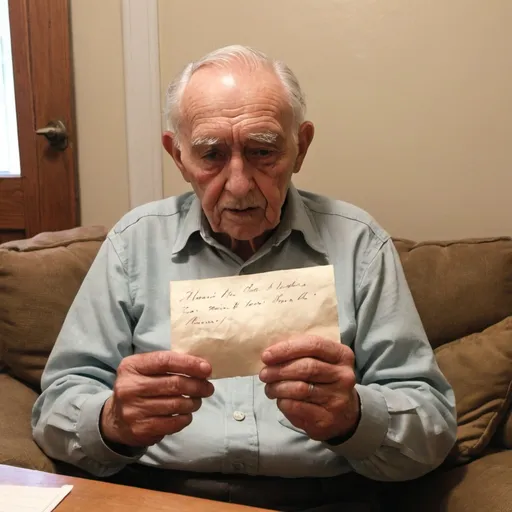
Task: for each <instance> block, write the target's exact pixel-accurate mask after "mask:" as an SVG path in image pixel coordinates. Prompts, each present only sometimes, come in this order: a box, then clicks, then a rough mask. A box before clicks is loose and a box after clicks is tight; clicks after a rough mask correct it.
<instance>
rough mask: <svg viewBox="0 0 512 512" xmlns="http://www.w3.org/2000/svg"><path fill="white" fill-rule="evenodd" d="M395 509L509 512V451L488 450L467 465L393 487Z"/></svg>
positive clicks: (511, 469)
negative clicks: (494, 451) (491, 451)
mask: <svg viewBox="0 0 512 512" xmlns="http://www.w3.org/2000/svg"><path fill="white" fill-rule="evenodd" d="M394 498H395V499H394V500H393V502H394V503H395V504H396V503H397V501H396V500H397V499H398V500H399V503H398V504H397V508H396V509H395V510H400V511H404V512H405V511H407V512H409V511H411V510H413V511H414V512H432V511H436V512H437V511H441V510H442V511H443V512H510V511H511V510H512V451H510V450H508V451H502V452H498V453H490V454H487V455H485V456H484V457H482V458H481V459H478V460H475V461H473V462H471V463H470V464H467V465H464V466H459V467H457V468H453V469H450V470H449V471H446V470H443V469H441V470H439V471H434V472H433V473H431V474H429V475H427V476H425V477H422V478H419V479H416V480H414V481H411V482H407V483H405V484H399V485H398V486H396V488H395V489H394Z"/></svg>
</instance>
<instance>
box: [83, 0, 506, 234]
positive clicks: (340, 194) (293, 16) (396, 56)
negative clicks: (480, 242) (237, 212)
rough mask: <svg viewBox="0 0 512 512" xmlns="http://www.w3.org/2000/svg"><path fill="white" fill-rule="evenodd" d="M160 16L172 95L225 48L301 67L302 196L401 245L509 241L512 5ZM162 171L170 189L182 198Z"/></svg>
mask: <svg viewBox="0 0 512 512" xmlns="http://www.w3.org/2000/svg"><path fill="white" fill-rule="evenodd" d="M75 1H76V0H75ZM88 1H89V0H88ZM159 9H160V14H159V19H160V50H161V72H162V93H163V92H164V89H165V85H166V83H167V81H168V80H169V79H170V78H171V77H172V75H173V74H174V73H176V72H177V71H178V70H179V69H180V68H181V67H182V66H183V65H184V64H185V63H186V62H187V61H188V60H191V59H194V58H197V57H199V56H201V55H202V54H203V53H205V52H207V51H209V50H211V49H214V48H216V47H218V46H221V45H226V44H233V43H242V44H249V45H254V46H255V47H257V48H259V49H261V50H263V51H266V52H269V53H271V54H273V55H274V56H277V57H280V58H282V59H284V60H286V61H287V62H288V63H289V64H290V65H291V66H292V68H293V69H294V70H295V71H296V73H297V74H298V76H299V78H300V80H301V83H302V85H303V88H304V89H305V91H306V94H307V97H308V102H309V118H310V119H311V120H312V121H313V122H314V123H315V124H316V128H317V133H316V138H315V141H314V143H313V147H312V149H311V152H310V154H309V156H308V159H307V161H306V165H305V167H304V168H303V170H302V172H301V174H300V175H299V176H298V177H297V178H296V181H295V183H296V185H297V186H300V187H304V188H307V189H310V190H313V191H317V192H320V193H324V194H329V195H331V196H334V197H336V198H342V199H344V200H347V201H350V202H353V203H355V204H357V205H359V206H361V207H363V208H365V209H367V210H368V211H369V212H370V213H371V214H373V215H374V216H375V217H376V218H377V219H378V221H379V222H380V223H381V224H382V225H384V227H385V228H386V229H387V230H388V231H390V232H391V233H392V234H393V235H394V236H406V237H411V238H417V239H421V238H443V237H444V238H452V237H453V238H458V237H463V236H487V235H499V234H508V235H512V211H511V206H510V191H511V189H512V172H511V170H512V151H510V146H511V143H512V131H511V123H510V120H511V119H512V93H511V91H512V59H511V57H510V49H511V48H512V31H510V19H512V2H510V0H488V1H482V0H452V1H450V2H441V1H437V2H429V1H426V0H418V1H414V2H411V1H410V0H386V1H385V2H384V1H383V2H375V1H373V0H345V1H343V2H340V1H338V0H329V1H328V0H322V1H319V0H280V1H276V0H260V1H259V2H257V3H256V4H254V2H242V1H240V0H217V1H216V2H206V1H204V2H203V1H199V0H196V1H195V2H194V1H191V2H186V1H182V0H179V1H176V0H175V1H171V0H160V2H159ZM165 162H166V166H165V181H164V184H165V188H164V189H165V193H166V194H167V195H170V194H177V193H179V192H181V191H183V190H185V189H186V186H185V185H184V184H183V183H182V181H181V179H180V178H179V176H178V174H177V171H176V169H175V168H174V166H173V165H171V163H170V162H169V158H168V157H165Z"/></svg>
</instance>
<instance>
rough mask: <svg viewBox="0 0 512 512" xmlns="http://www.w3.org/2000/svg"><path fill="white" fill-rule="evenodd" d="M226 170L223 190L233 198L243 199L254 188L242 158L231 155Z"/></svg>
mask: <svg viewBox="0 0 512 512" xmlns="http://www.w3.org/2000/svg"><path fill="white" fill-rule="evenodd" d="M226 170H227V172H228V178H227V181H226V185H225V189H226V190H227V191H228V192H230V193H231V194H232V195H233V196H235V197H245V196H246V195H247V194H248V193H249V192H250V191H251V190H252V188H253V187H254V180H253V177H252V171H251V170H250V169H249V168H248V165H247V163H246V162H245V161H244V158H243V157H242V156H240V155H232V157H231V158H230V160H229V163H228V165H227V169H226Z"/></svg>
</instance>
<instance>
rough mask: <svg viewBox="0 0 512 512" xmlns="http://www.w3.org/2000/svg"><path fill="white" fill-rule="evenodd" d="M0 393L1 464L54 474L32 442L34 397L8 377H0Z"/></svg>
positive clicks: (50, 465)
mask: <svg viewBox="0 0 512 512" xmlns="http://www.w3.org/2000/svg"><path fill="white" fill-rule="evenodd" d="M0 390H1V392H0V411H2V416H1V420H0V464H7V465H9V466H17V467H20V468H28V469H37V470H39V471H47V472H50V473H53V472H55V465H54V463H53V462H52V461H51V460H50V459H49V458H48V457H47V456H46V455H45V454H44V453H43V452H42V451H41V449H40V448H39V447H38V446H37V444H36V443H35V442H34V440H33V438H32V428H31V425H30V419H31V415H32V406H33V405H34V402H35V400H36V398H37V393H36V392H35V391H33V390H31V389H30V388H29V387H27V386H25V385H24V384H22V383H21V382H19V381H17V380H16V379H14V378H13V377H11V376H9V375H7V374H0Z"/></svg>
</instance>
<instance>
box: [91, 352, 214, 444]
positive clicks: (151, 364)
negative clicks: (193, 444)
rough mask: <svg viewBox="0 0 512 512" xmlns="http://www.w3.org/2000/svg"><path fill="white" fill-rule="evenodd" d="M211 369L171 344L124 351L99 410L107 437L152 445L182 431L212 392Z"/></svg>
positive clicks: (200, 360) (118, 441) (102, 429)
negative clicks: (161, 348) (157, 348)
mask: <svg viewBox="0 0 512 512" xmlns="http://www.w3.org/2000/svg"><path fill="white" fill-rule="evenodd" d="M211 371H212V368H211V366H210V364H209V363H208V362H206V361H205V360H204V359H200V358H198V357H194V356H189V355H184V354H178V353H176V352H171V351H170V350H164V351H158V352H150V353H145V354H136V355H133V356H129V357H126V358H125V359H123V361H122V362H121V364H120V365H119V368H118V370H117V379H116V382H115V384H114V393H113V395H112V396H111V397H110V398H109V399H108V400H107V401H106V402H105V405H104V407H103V410H102V413H101V420H100V425H101V432H102V435H103V437H104V438H105V440H106V441H109V442H110V443H113V444H121V445H127V446H151V445H153V444H155V443H158V442H159V441H161V440H162V439H163V438H164V436H166V435H168V434H174V433H176V432H179V431H180V430H182V429H183V428H185V427H186V426H187V425H189V424H190V423H191V421H192V413H193V412H196V411H197V410H198V409H199V407H201V398H204V397H208V396H211V395H212V394H213V391H214V389H213V384H212V383H211V382H208V381H207V380H206V379H207V378H208V377H209V376H210V374H211Z"/></svg>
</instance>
